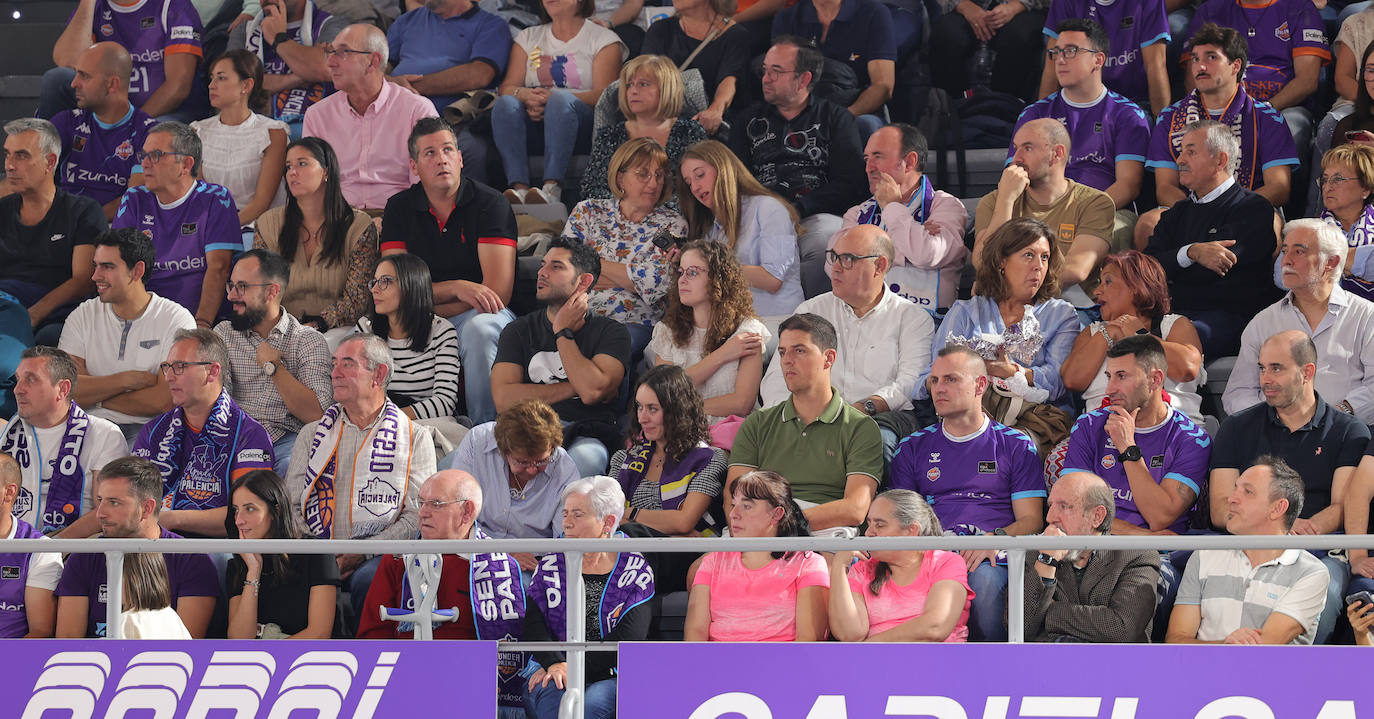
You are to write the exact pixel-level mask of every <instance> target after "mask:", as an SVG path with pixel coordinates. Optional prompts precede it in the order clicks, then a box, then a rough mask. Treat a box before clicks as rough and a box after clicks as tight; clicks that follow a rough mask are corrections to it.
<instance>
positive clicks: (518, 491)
mask: <svg viewBox="0 0 1374 719" xmlns="http://www.w3.org/2000/svg"><path fill="white" fill-rule="evenodd" d="M510 481H512V482H515V481H516V479H515V477H511V478H510ZM529 483H530V481H529V480H528V479H527V480H525V481H523V482H521V483H520V486H518V487H511V488H510V498H511V500H512V501H514V500H522V499H524V498H525V488H526V487H528V486H529Z"/></svg>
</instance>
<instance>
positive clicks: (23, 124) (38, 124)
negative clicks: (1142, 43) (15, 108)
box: [5, 117, 62, 157]
mask: <svg viewBox="0 0 1374 719" xmlns="http://www.w3.org/2000/svg"><path fill="white" fill-rule="evenodd" d="M24 132H36V133H38V151H39V152H42V153H43V155H44V156H45V157H46V156H47V155H61V154H62V137H61V136H60V135H58V134H57V128H56V127H54V126H53V124H52V123H51V122H48V121H47V120H44V119H42V118H39V117H21V118H19V119H18V120H10V121H9V122H7V123H5V134H6V135H18V134H20V133H24Z"/></svg>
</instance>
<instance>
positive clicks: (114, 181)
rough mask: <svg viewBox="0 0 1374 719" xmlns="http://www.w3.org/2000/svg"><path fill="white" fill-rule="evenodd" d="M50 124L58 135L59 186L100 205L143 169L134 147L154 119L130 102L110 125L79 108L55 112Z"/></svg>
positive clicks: (141, 147)
mask: <svg viewBox="0 0 1374 719" xmlns="http://www.w3.org/2000/svg"><path fill="white" fill-rule="evenodd" d="M52 124H53V125H54V126H55V127H56V128H57V134H58V135H60V136H61V137H62V152H63V156H62V163H61V166H60V168H61V169H60V170H59V171H58V175H57V177H58V180H59V181H60V182H61V183H62V189H64V190H66V191H67V192H70V193H72V194H73V195H84V196H86V197H89V198H91V199H92V200H95V201H96V202H98V203H100V204H101V205H102V206H103V205H104V204H105V203H107V202H109V201H110V200H113V199H115V198H117V197H119V196H120V195H123V194H124V191H125V190H127V189H129V176H130V175H132V174H134V173H141V172H143V167H142V166H141V165H139V164H138V157H137V155H138V151H139V150H141V149H143V141H144V140H146V139H147V138H148V130H150V129H152V127H153V125H156V124H157V120H154V119H153V118H151V117H148V114H147V113H145V112H143V111H142V110H139V109H138V108H136V107H134V106H133V104H130V105H129V112H128V113H127V114H125V115H124V117H123V118H122V119H120V121H119V122H116V123H114V124H113V125H106V124H105V123H103V122H101V121H100V119H99V118H97V117H96V116H95V115H94V114H93V113H90V112H87V111H86V110H82V109H80V108H78V109H75V110H67V111H66V112H59V113H57V114H56V115H54V116H53V118H52Z"/></svg>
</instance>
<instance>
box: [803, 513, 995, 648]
mask: <svg viewBox="0 0 1374 719" xmlns="http://www.w3.org/2000/svg"><path fill="white" fill-rule="evenodd" d="M941 533H942V530H941V528H940V520H939V518H937V517H936V516H935V511H934V510H932V509H931V508H930V505H929V504H926V501H925V500H924V499H921V495H919V494H917V493H916V492H913V491H911V490H908V489H890V490H888V491H886V492H883V493H882V494H880V495H878V496H877V497H875V498H874V499H873V503H872V504H871V505H869V508H868V532H867V536H869V537H938V536H940V535H941ZM856 560H857V561H856ZM846 585H847V586H848V587H849V591H844V589H843V588H844V587H845V586H846ZM830 587H831V591H830V633H831V634H832V635H833V636H834V637H835V638H836V639H838V640H840V641H843V642H966V641H968V613H969V606H970V604H971V603H972V602H973V590H971V589H970V588H969V585H968V569H967V568H966V566H965V563H964V560H963V559H962V558H961V557H960V556H959V554H958V553H957V552H946V551H944V550H941V549H929V550H918V549H911V550H906V549H902V550H898V549H893V550H884V551H877V552H853V551H845V552H836V553H835V554H834V555H833V556H832V557H831V558H830Z"/></svg>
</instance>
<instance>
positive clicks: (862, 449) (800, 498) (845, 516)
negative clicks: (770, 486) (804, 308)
mask: <svg viewBox="0 0 1374 719" xmlns="http://www.w3.org/2000/svg"><path fill="white" fill-rule="evenodd" d="M835 345H836V338H835V327H834V325H832V324H830V322H829V321H827V320H826V319H825V318H823V317H820V316H818V315H813V314H798V315H793V316H791V317H788V318H787V319H786V320H783V323H782V324H781V325H780V326H779V336H778V353H777V356H776V357H775V358H774V359H773V361H774V362H778V363H780V366H781V369H782V375H783V381H784V382H786V383H787V389H788V391H789V392H791V396H790V397H788V398H787V399H786V400H785V401H783V402H780V403H778V404H776V405H774V406H772V407H769V408H768V409H764V410H759V411H757V412H754V413H753V414H751V415H749V418H748V419H746V420H744V424H743V425H741V426H740V430H739V434H738V436H736V437H735V446H734V449H733V450H731V452H730V472H729V475H728V476H727V478H726V482H725V513H726V516H729V513H730V508H731V505H732V503H733V502H732V499H733V498H732V497H731V494H730V490H731V486H732V485H733V484H734V481H735V480H736V479H738V478H739V477H741V476H743V475H744V474H745V473H746V472H749V471H750V470H753V469H767V470H771V471H773V472H777V473H778V474H781V475H782V476H784V477H786V478H787V479H788V481H789V482H791V484H792V496H793V498H794V499H796V500H797V504H798V505H800V506H801V507H802V510H803V513H804V514H806V519H807V521H809V522H810V523H811V529H812V530H813V531H816V532H819V530H837V531H835V532H833V533H841V532H843V530H844V529H845V528H852V527H856V526H858V525H859V524H862V523H863V521H864V518H865V517H866V516H867V515H868V505H869V503H870V502H872V501H873V496H874V494H875V493H876V492H877V490H878V480H879V478H880V477H881V476H882V471H883V442H882V437H881V435H880V434H879V432H878V425H877V424H876V423H874V422H873V420H872V419H871V418H870V417H868V415H865V414H864V413H863V412H860V411H859V410H858V409H855V408H854V407H853V406H851V405H849V404H847V403H846V402H845V401H844V399H843V398H841V397H840V393H839V392H837V391H836V390H835V388H834V387H833V386H831V384H830V368H831V367H832V366H834V364H835ZM849 534H850V535H851V536H852V532H849Z"/></svg>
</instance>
